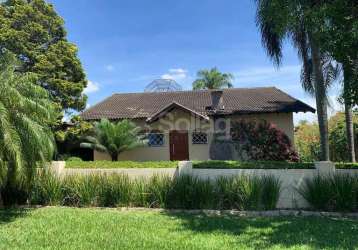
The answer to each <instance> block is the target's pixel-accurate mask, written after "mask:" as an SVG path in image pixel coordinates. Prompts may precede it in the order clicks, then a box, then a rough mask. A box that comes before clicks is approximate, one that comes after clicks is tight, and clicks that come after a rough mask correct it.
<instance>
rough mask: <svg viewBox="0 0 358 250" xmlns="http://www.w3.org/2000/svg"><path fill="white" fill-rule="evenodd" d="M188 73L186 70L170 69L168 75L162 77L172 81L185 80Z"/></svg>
mask: <svg viewBox="0 0 358 250" xmlns="http://www.w3.org/2000/svg"><path fill="white" fill-rule="evenodd" d="M187 74H188V71H187V70H185V69H181V68H178V69H169V70H168V73H166V74H164V75H162V76H161V78H162V79H170V80H175V81H178V80H183V79H185V78H187V76H188V75H187Z"/></svg>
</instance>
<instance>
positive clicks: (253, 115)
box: [81, 87, 315, 161]
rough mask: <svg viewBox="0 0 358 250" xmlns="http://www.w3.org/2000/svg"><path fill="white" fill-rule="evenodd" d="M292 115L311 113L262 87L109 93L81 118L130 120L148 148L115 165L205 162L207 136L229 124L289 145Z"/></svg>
mask: <svg viewBox="0 0 358 250" xmlns="http://www.w3.org/2000/svg"><path fill="white" fill-rule="evenodd" d="M294 112H315V109H313V108H312V107H310V106H309V105H307V104H305V103H303V102H301V101H299V100H297V99H295V98H293V97H291V96H289V95H288V94H286V93H284V92H283V91H281V90H279V89H277V88H275V87H265V88H229V89H222V90H194V91H175V92H146V93H125V94H114V95H112V96H110V97H108V98H107V99H105V100H103V101H102V102H100V103H98V104H96V105H94V106H93V107H91V108H89V109H87V110H85V111H84V112H83V113H82V114H81V116H82V118H83V119H84V120H87V121H91V120H100V119H101V118H107V119H110V120H113V121H116V120H122V119H130V120H131V121H133V122H134V123H135V124H137V125H138V126H140V127H141V128H142V129H143V131H145V132H146V133H148V146H146V147H142V148H137V149H134V150H131V151H128V152H124V153H122V154H120V155H119V160H136V161H150V160H208V159H212V157H211V155H210V145H211V143H212V139H213V135H214V134H217V133H218V132H224V133H223V134H225V133H226V132H227V131H230V124H231V122H232V121H235V120H248V121H252V120H256V121H261V120H266V121H267V122H270V123H273V124H275V125H276V126H277V127H278V128H280V129H281V130H283V131H284V132H285V133H286V134H287V135H288V137H289V138H290V139H291V140H292V141H293V140H294V125H293V113H294ZM225 131H226V132H225ZM233 158H235V157H234V156H233ZM105 159H106V160H110V157H109V156H108V155H106V154H104V153H100V152H94V160H105Z"/></svg>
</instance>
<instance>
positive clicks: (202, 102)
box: [81, 87, 315, 120]
mask: <svg viewBox="0 0 358 250" xmlns="http://www.w3.org/2000/svg"><path fill="white" fill-rule="evenodd" d="M222 98H223V106H224V109H223V110H221V111H220V113H222V114H236V113H272V112H315V110H314V109H313V108H312V107H310V106H308V105H307V104H305V103H303V102H301V101H299V100H297V99H295V98H293V97H291V96H289V95H287V94H286V93H284V92H283V91H281V90H279V89H277V88H274V87H268V88H246V89H245V88H231V89H223V94H222ZM173 102H175V103H178V104H180V105H182V106H185V107H186V108H188V109H190V110H193V111H195V112H197V113H200V114H202V115H212V113H211V112H210V111H209V110H207V107H209V106H211V104H212V99H211V91H210V90H195V91H176V92H159V93H128V94H114V95H112V96H110V97H108V98H107V99H105V100H104V101H102V102H100V103H98V104H96V105H94V106H93V107H91V108H89V109H87V110H85V111H84V112H83V113H82V114H81V116H82V118H83V119H85V120H97V119H101V118H108V119H123V118H148V117H151V116H152V115H153V114H155V113H158V112H159V111H160V110H162V109H163V108H165V107H167V106H168V105H170V104H171V103H173Z"/></svg>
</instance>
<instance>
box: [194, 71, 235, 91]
mask: <svg viewBox="0 0 358 250" xmlns="http://www.w3.org/2000/svg"><path fill="white" fill-rule="evenodd" d="M197 75H198V79H197V80H195V81H194V82H193V89H222V88H232V87H233V85H232V81H233V79H234V76H233V75H232V74H230V73H221V72H220V71H219V70H218V69H217V68H212V69H210V70H207V69H203V70H200V71H199V72H198V74H197Z"/></svg>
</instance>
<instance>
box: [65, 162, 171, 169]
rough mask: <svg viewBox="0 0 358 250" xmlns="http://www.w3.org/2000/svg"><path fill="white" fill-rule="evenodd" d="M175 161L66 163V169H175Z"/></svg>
mask: <svg viewBox="0 0 358 250" xmlns="http://www.w3.org/2000/svg"><path fill="white" fill-rule="evenodd" d="M177 166H178V162H176V161H146V162H139V161H66V168H82V169H93V168H99V169H115V168H176V167H177Z"/></svg>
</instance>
